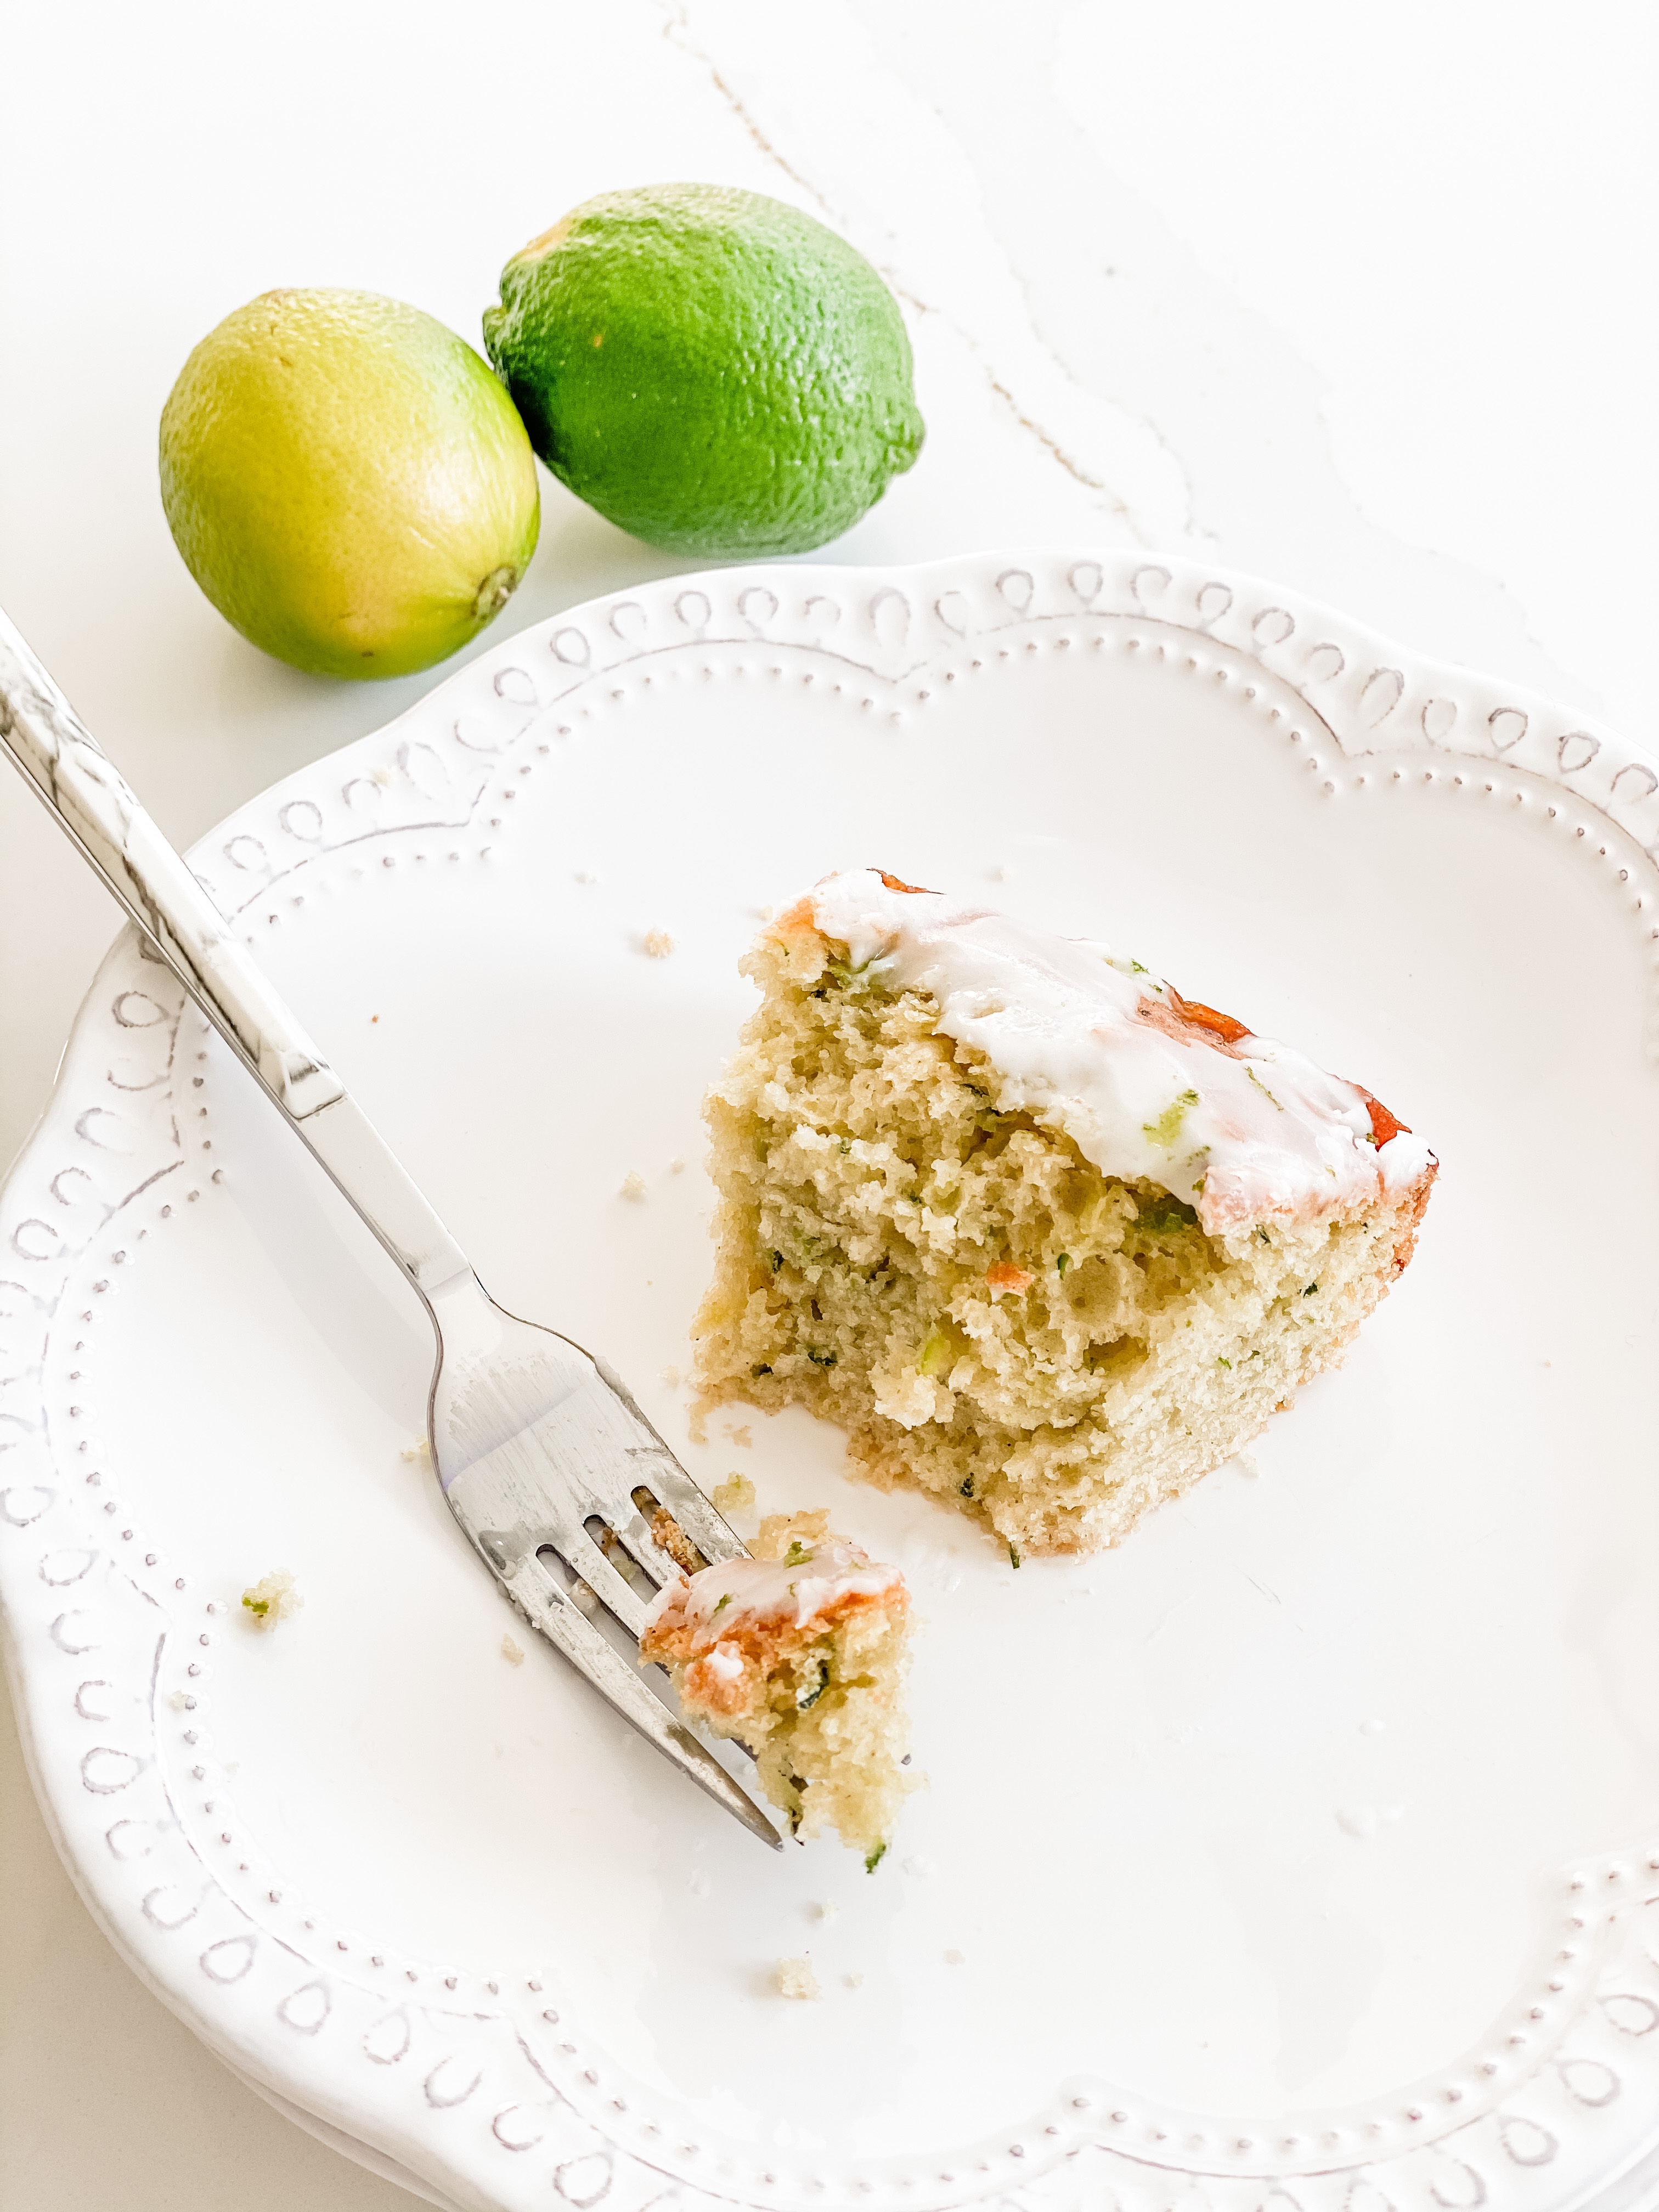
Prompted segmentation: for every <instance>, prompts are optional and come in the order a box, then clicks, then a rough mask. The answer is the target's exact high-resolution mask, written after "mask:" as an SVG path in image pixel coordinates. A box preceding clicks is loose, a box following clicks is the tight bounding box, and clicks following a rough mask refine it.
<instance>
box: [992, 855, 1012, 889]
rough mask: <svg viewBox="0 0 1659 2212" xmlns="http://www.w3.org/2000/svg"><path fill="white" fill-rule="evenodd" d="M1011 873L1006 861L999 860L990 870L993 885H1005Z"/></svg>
mask: <svg viewBox="0 0 1659 2212" xmlns="http://www.w3.org/2000/svg"><path fill="white" fill-rule="evenodd" d="M1012 874H1013V870H1012V868H1011V867H1010V866H1008V863H1007V862H1006V860H999V861H997V863H996V864H995V866H994V867H993V868H992V870H991V881H992V882H993V883H994V884H1006V882H1007V880H1008V878H1010V876H1012Z"/></svg>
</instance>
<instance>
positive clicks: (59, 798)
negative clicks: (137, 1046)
mask: <svg viewBox="0 0 1659 2212" xmlns="http://www.w3.org/2000/svg"><path fill="white" fill-rule="evenodd" d="M0 738H3V739H4V741H5V745H6V749H7V750H8V751H9V753H10V755H11V757H12V758H13V760H14V761H15V762H16V763H17V765H18V767H19V768H20V769H21V770H22V771H23V774H24V775H26V776H27V779H28V781H30V783H31V784H32V785H33V787H34V789H35V791H36V792H37V793H38V794H39V795H40V798H41V799H44V800H45V802H46V805H48V806H49V807H51V809H52V812H53V813H54V814H55V815H56V816H57V817H58V823H59V825H60V827H61V828H62V829H64V831H65V832H66V834H67V835H68V836H69V837H70V839H71V840H72V842H74V843H75V844H76V845H77V846H78V847H79V848H80V850H81V853H82V857H83V858H84V859H86V860H89V861H90V862H91V864H92V866H93V867H94V869H95V870H96V871H97V872H98V874H99V875H100V876H101V877H102V878H103V879H104V881H105V883H106V884H107V885H108V886H109V888H110V890H112V892H113V893H114V894H115V896H116V898H117V899H118V901H119V902H120V903H121V904H122V906H124V907H125V908H126V910H127V912H128V913H129V914H130V915H131V916H132V919H133V920H134V921H136V922H137V925H138V927H139V928H140V929H141V930H143V933H144V934H145V936H146V937H147V938H149V941H150V943H151V944H152V945H154V946H155V950H156V951H157V952H158V953H159V954H160V955H161V958H162V960H163V961H164V962H165V963H166V964H167V967H169V968H170V969H172V970H173V974H174V975H176V976H177V977H178V978H179V981H180V982H181V983H182V984H183V985H184V987H185V990H186V991H188V992H189V994H190V995H191V998H192V999H194V1000H195V1001H196V1003H197V1006H199V1007H200V1008H201V1010H202V1012H204V1014H205V1015H206V1016H207V1018H208V1019H209V1020H210V1022H211V1023H212V1024H213V1025H214V1027H215V1028H216V1030H218V1031H219V1032H220V1034H221V1036H223V1038H224V1039H225V1042H227V1043H228V1045H229V1046H230V1048H231V1049H232V1050H233V1051H234V1053H235V1054H236V1055H237V1057H238V1058H239V1059H240V1060H242V1061H243V1062H244V1063H245V1064H246V1066H247V1067H249V1068H250V1069H251V1070H252V1073H253V1074H254V1075H255V1076H257V1077H258V1080H259V1082H260V1083H261V1084H262V1085H264V1089H265V1091H267V1092H268V1093H269V1094H270V1097H271V1098H272V1100H273V1101H274V1102H275V1103H276V1105H277V1106H278V1107H279V1108H280V1109H281V1110H282V1112H283V1115H284V1116H285V1117H286V1119H287V1120H288V1121H289V1124H290V1126H291V1127H293V1128H294V1129H295V1132H296V1133H298V1135H300V1136H301V1138H303V1139H304V1140H305V1142H306V1143H307V1145H308V1146H310V1148H311V1150H312V1151H313V1152H314V1153H315V1154H316V1156H317V1158H318V1159H319V1161H320V1162H321V1163H322V1164H323V1166H324V1167H325V1169H326V1170H327V1171H328V1173H329V1175H330V1176H331V1177H332V1178H333V1180H334V1181H335V1182H337V1184H338V1185H339V1187H340V1188H341V1190H342V1191H343V1193H344V1194H345V1195H346V1197H347V1198H348V1199H349V1200H350V1201H351V1203H352V1205H353V1206H356V1209H357V1212H359V1213H360V1214H362V1218H363V1219H364V1220H365V1221H366V1222H367V1223H368V1226H369V1227H370V1228H371V1229H372V1230H373V1231H374V1234H375V1236H376V1237H379V1239H380V1243H382V1244H383V1245H384V1246H385V1247H386V1250H387V1251H388V1252H389V1253H390V1254H391V1255H392V1258H393V1259H394V1260H395V1261H397V1262H398V1266H399V1267H401V1268H402V1269H403V1271H404V1273H405V1274H406V1275H407V1276H408V1278H409V1279H410V1282H411V1283H413V1284H414V1285H415V1287H416V1290H417V1291H420V1293H421V1295H422V1297H423V1298H425V1299H426V1300H427V1302H428V1304H430V1302H431V1299H432V1296H433V1294H434V1292H435V1291H437V1290H439V1289H441V1288H442V1287H443V1286H444V1285H447V1284H449V1283H451V1282H453V1279H454V1278H456V1277H457V1276H459V1275H462V1274H465V1275H468V1276H470V1275H471V1267H470V1265H469V1263H468V1261H467V1258H466V1255H465V1253H464V1252H463V1251H462V1249H461V1248H460V1246H459V1244H458V1243H456V1242H455V1240H454V1238H453V1237H452V1236H451V1235H450V1233H449V1231H447V1229H446V1228H445V1227H444V1225H443V1223H442V1222H441V1220H440V1219H439V1218H438V1217H437V1215H436V1214H435V1212H433V1210H432V1208H431V1206H429V1205H428V1203H427V1201H426V1200H425V1199H424V1198H423V1197H422V1195H421V1193H420V1192H419V1191H418V1190H417V1189H416V1187H415V1185H414V1183H413V1182H411V1181H410V1178H409V1176H408V1175H407V1174H406V1173H405V1172H404V1169H403V1167H402V1166H401V1165H400V1164H399V1162H398V1159H397V1158H396V1156H395V1154H394V1153H393V1152H392V1151H391V1149H390V1147H389V1146H387V1145H386V1141H385V1139H383V1138H382V1137H381V1136H380V1133H379V1132H378V1131H377V1130H376V1129H375V1127H374V1124H373V1123H372V1122H371V1121H369V1119H368V1115H366V1114H364V1112H363V1111H362V1108H361V1107H360V1106H359V1105H358V1104H357V1103H356V1100H355V1099H354V1098H353V1097H351V1095H350V1093H349V1091H347V1089H346V1087H345V1085H344V1084H343V1082H342V1081H341V1080H340V1078H339V1077H338V1076H337V1074H336V1073H335V1072H334V1070H333V1069H332V1068H331V1066H329V1064H328V1062H327V1061H326V1060H325V1059H324V1058H323V1055H322V1054H321V1053H320V1052H319V1051H318V1049H317V1048H316V1046H315V1045H314V1044H313V1042H312V1041H311V1039H310V1038H309V1037H308V1036H307V1035H306V1032H305V1030H303V1029H302V1028H301V1026H300V1024H299V1023H298V1021H296V1020H295V1017H294V1015H293V1014H292V1013H290V1012H289V1009H288V1007H287V1006H285V1005H284V1003H283V1000H282V999H281V997H280V996H279V995H278V994H277V993H276V991H275V990H274V989H273V988H272V987H271V985H270V981H268V980H267V978H266V977H265V976H264V974H263V973H262V972H261V970H260V969H259V966H258V963H257V962H256V961H255V960H254V958H253V957H252V954H251V953H250V952H249V951H248V950H247V948H246V945H244V944H243V943H242V941H241V939H240V938H239V937H238V936H237V935H236V934H235V932H234V928H233V927H232V925H231V924H230V923H228V921H226V920H225V918H224V916H223V915H222V914H221V913H220V911H219V909H218V908H217V907H216V905H215V904H214V902H213V901H212V899H211V898H210V896H208V893H207V891H206V890H204V887H203V885H202V884H201V883H200V882H198V880H197V878H196V877H195V876H194V875H192V874H191V871H190V869H189V868H188V867H187V866H185V862H184V861H183V860H182V859H180V857H179V854H177V853H176V852H174V850H173V847H172V846H171V845H169V844H168V842H167V839H166V838H165V837H164V836H162V835H161V831H160V830H159V829H157V828H156V826H155V823H154V822H153V821H151V819H150V817H149V815H148V814H147V813H146V812H145V811H144V808H143V805H141V804H140V803H139V800H138V798H137V793H135V792H134V791H133V789H132V787H131V785H130V784H129V783H128V782H127V781H126V779H125V777H124V776H123V775H121V774H120V772H119V770H118V769H116V768H115V767H114V766H113V765H112V763H111V762H110V761H109V760H108V759H107V758H106V756H105V754H104V753H103V751H102V750H100V747H99V745H98V744H97V743H96V741H95V739H94V738H93V736H92V733H91V732H90V731H89V730H88V728H87V727H86V725H85V724H84V723H83V722H82V720H81V718H80V716H79V715H78V714H76V711H75V709H74V708H73V707H71V706H70V702H69V701H68V700H67V699H66V698H65V697H64V694H63V693H62V692H61V691H60V690H58V686H57V684H55V683H53V681H52V678H51V677H50V676H49V675H48V674H47V672H46V669H45V668H44V667H43V666H42V665H41V663H40V660H39V659H37V658H36V657H35V655H34V653H33V652H32V651H31V650H30V648H29V647H28V646H27V644H26V643H25V642H24V641H23V639H22V637H21V635H19V633H18V631H17V630H16V629H15V626H14V625H13V623H11V621H10V620H9V617H7V615H6V614H5V613H4V611H0Z"/></svg>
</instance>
